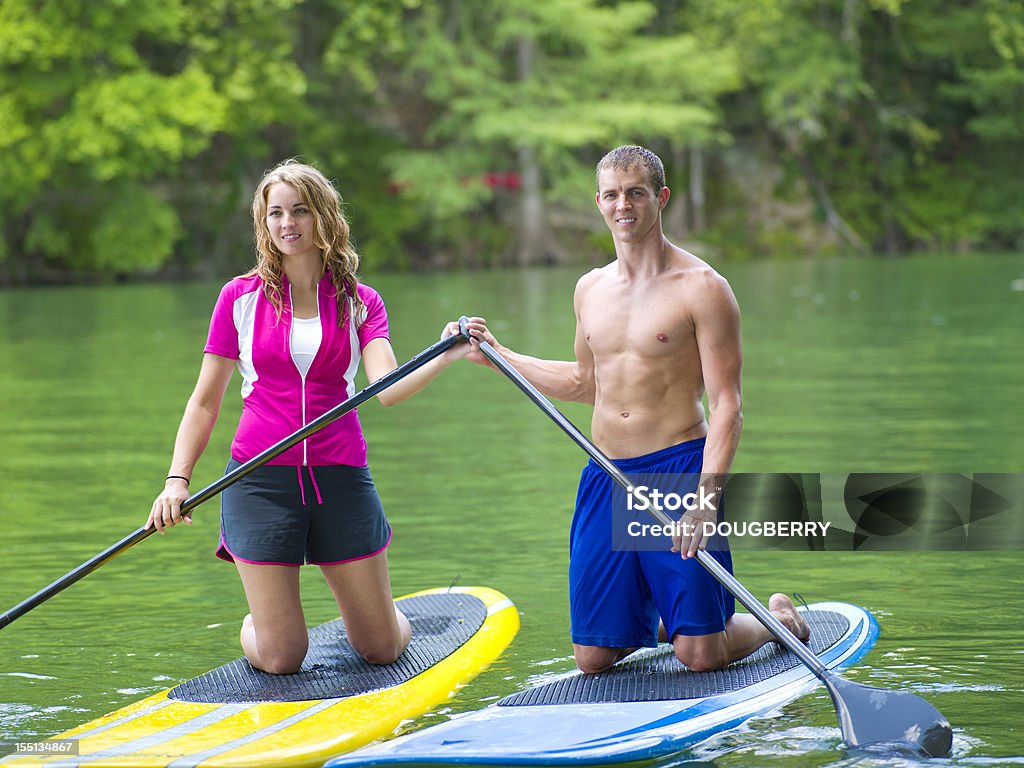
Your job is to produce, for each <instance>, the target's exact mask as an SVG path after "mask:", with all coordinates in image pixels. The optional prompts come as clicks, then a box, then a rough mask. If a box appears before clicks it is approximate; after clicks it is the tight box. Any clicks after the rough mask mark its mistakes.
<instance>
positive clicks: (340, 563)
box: [309, 528, 394, 565]
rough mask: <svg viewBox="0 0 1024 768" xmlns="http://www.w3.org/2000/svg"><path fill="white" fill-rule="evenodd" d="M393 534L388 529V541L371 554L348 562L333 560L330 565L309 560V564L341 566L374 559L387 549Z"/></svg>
mask: <svg viewBox="0 0 1024 768" xmlns="http://www.w3.org/2000/svg"><path fill="white" fill-rule="evenodd" d="M393 533H394V530H393V529H391V528H389V529H388V540H387V541H385V542H384V546H383V547H381V548H380V549H378V550H377V551H376V552H371V553H370V554H368V555H360V556H359V557H350V558H349V559H348V560H335V561H334V562H332V563H316V562H313V561H312V560H310V561H309V564H310V565H343V564H345V563H354V562H355V561H356V560H365V559H366V558H368V557H376V556H377V555H379V554H380V553H381V552H383V551H384V550H385V549H387V548H388V545H389V544H390V543H391V535H392V534H393Z"/></svg>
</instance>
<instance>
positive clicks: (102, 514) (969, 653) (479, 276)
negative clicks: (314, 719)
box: [0, 255, 1024, 766]
mask: <svg viewBox="0 0 1024 768" xmlns="http://www.w3.org/2000/svg"><path fill="white" fill-rule="evenodd" d="M718 268H719V269H720V271H722V273H723V274H725V276H726V277H727V278H728V279H729V280H730V282H731V284H732V286H733V288H734V290H735V292H736V294H737V297H738V300H739V303H740V306H741V309H742V311H743V318H744V327H743V336H744V357H745V361H744V415H745V423H744V435H743V439H742V442H741V445H740V450H739V454H738V456H737V460H736V464H735V467H734V468H735V470H736V471H740V472H808V473H846V472H928V473H934V472H950V473H957V472H964V473H971V472H1003V473H1019V472H1021V470H1022V467H1024V408H1022V407H1021V405H1020V400H1021V394H1022V392H1024V356H1022V354H1021V349H1022V346H1024V345H1022V342H1024V291H1021V290H1020V287H1021V280H1022V279H1024V257H1022V256H1020V255H1016V256H994V257H978V256H972V257H948V258H947V257H942V258H913V259H904V260H893V261H890V260H850V261H827V262H802V261H794V262H783V263H748V264H731V263H724V264H720V265H718ZM578 275H579V270H565V269H557V270H527V271H505V272H483V273H460V274H430V275H374V274H373V273H372V272H368V273H367V275H366V276H365V277H364V279H365V280H366V281H367V282H369V283H370V284H372V285H373V286H374V287H375V288H377V289H378V290H379V291H380V292H381V294H382V295H383V296H384V299H385V301H386V302H387V305H388V309H389V314H390V317H391V328H392V339H393V343H394V346H395V349H396V352H397V354H398V356H399V359H407V358H408V357H410V356H412V355H413V354H415V353H417V352H419V351H420V350H421V349H423V348H424V347H426V346H428V345H430V344H431V343H433V341H435V340H436V338H437V336H438V334H439V333H440V331H441V328H442V326H443V324H444V322H445V321H446V320H448V319H453V318H455V317H457V316H458V315H460V314H463V313H465V314H483V315H485V316H486V317H487V318H488V319H489V321H490V323H491V326H492V328H493V330H494V331H495V333H496V335H497V336H498V338H499V339H501V340H502V341H503V342H504V343H506V344H508V345H510V346H512V347H514V348H517V349H519V350H521V351H523V352H527V353H530V354H534V355H538V356H543V357H552V358H561V359H567V358H568V357H569V356H570V355H571V350H572V332H573V325H574V318H573V312H572V304H571V293H572V288H573V285H574V283H575V280H576V278H577V277H578ZM219 287H220V283H219V282H218V283H189V284H174V285H154V286H149V285H143V286H111V287H86V288H55V289H34V290H20V291H14V292H6V293H0V361H2V363H0V404H2V410H0V609H6V608H8V607H10V606H12V605H14V604H15V603H17V602H18V601H20V600H21V599H23V598H25V597H27V596H28V595H30V594H32V593H33V592H35V591H36V590H38V589H40V588H42V587H43V586H45V585H46V584H48V583H49V582H51V581H53V580H54V579H56V578H58V577H60V576H61V575H63V574H64V573H66V572H67V571H69V570H70V569H71V568H73V567H74V566H76V565H78V564H79V563H81V562H83V561H84V560H86V559H88V558H89V557H91V556H93V555H94V554H96V553H97V552H99V551H100V550H102V549H104V548H105V547H107V546H109V545H110V544H112V543H113V542H115V541H117V540H119V539H120V538H122V537H123V536H124V535H126V534H128V533H130V532H131V531H132V530H134V529H135V528H136V527H137V526H138V525H140V524H141V523H142V522H143V521H144V519H145V516H146V513H147V511H148V508H149V505H150V503H151V501H152V497H153V496H154V495H155V494H156V492H157V491H158V490H159V488H160V486H161V485H162V478H163V477H164V474H165V473H166V468H167V463H168V460H169V455H170V450H171V444H172V441H173V436H174V432H175V429H176V427H177V423H178V420H179V419H180V416H181V411H182V408H183V407H184V403H185V400H186V398H187V397H188V395H189V393H190V391H191V388H192V386H193V384H194V381H195V375H196V373H197V371H198V365H199V361H200V358H201V350H202V346H203V343H204V341H205V336H206V326H207V322H208V319H209V313H210V309H211V308H212V305H213V301H214V299H215V298H216V295H217V292H218V290H219ZM1015 288H1016V290H1015ZM238 402H239V396H238V379H237V377H236V379H235V380H234V381H233V383H232V385H231V387H230V390H229V395H228V397H227V399H226V401H225V405H224V410H223V413H222V417H221V421H220V423H219V424H218V426H217V429H216V430H215V432H214V435H213V438H212V440H211V444H210V447H209V448H208V450H207V453H206V456H205V458H204V459H203V461H202V462H201V463H200V465H199V467H198V468H197V471H196V475H195V479H194V481H193V486H192V487H193V488H194V489H198V488H200V487H202V486H203V485H205V484H206V483H208V482H211V481H213V480H214V479H216V478H217V477H218V476H219V475H220V472H221V470H222V468H223V466H224V463H225V460H226V456H227V449H228V444H229V442H230V439H231V435H232V433H233V430H234V425H235V423H236V419H237V413H238V407H239V406H238ZM563 410H564V412H565V413H566V414H567V415H568V416H569V417H570V418H571V419H573V420H574V421H576V422H577V423H578V424H580V425H581V426H584V427H585V426H586V425H587V423H588V409H587V408H584V407H582V406H577V405H566V406H565V407H564V409H563ZM360 416H361V418H362V420H363V424H364V427H365V430H366V433H367V439H368V442H369V445H370V466H371V469H372V470H373V473H374V476H375V478H376V480H377V483H378V486H379V489H380V492H381V496H382V498H383V500H384V504H385V508H386V509H387V510H388V515H389V518H390V520H391V522H392V524H393V526H394V530H395V537H394V541H393V543H392V546H391V550H390V558H391V569H392V581H393V585H394V590H395V593H396V594H406V593H409V592H412V591H416V590H419V589H423V588H427V587H432V586H440V585H447V584H450V583H452V582H453V581H455V580H457V579H458V580H460V581H461V583H463V584H485V585H488V586H493V587H495V588H497V589H500V590H501V591H503V592H505V593H506V594H508V595H509V596H510V597H511V598H512V599H513V600H514V601H515V603H516V605H517V606H518V607H519V610H520V612H521V616H522V629H521V631H520V634H519V636H518V637H517V638H516V640H515V641H514V643H513V645H512V647H511V648H510V649H509V650H508V651H507V652H506V653H505V655H503V656H502V658H501V659H500V660H499V661H498V662H497V663H496V664H495V665H494V666H493V667H492V668H491V669H490V670H488V671H487V672H486V673H484V674H483V675H481V676H480V677H479V678H477V680H476V681H474V682H473V683H472V684H471V685H470V686H469V687H467V688H465V689H463V690H462V691H461V692H460V693H459V694H458V695H457V696H456V697H455V698H454V699H452V700H451V702H450V705H449V706H447V707H445V708H443V709H441V710H439V711H437V712H435V713H432V714H431V715H428V716H426V717H424V718H422V719H421V720H420V721H418V724H417V725H422V724H427V723H430V722H435V721H437V720H440V719H444V718H446V717H448V716H449V715H450V714H451V713H453V712H461V711H465V710H469V709H475V708H478V707H480V706H483V705H484V704H486V703H489V702H491V701H493V700H495V699H496V698H498V697H500V696H503V695H505V694H507V693H510V692H512V691H515V690H518V689H521V688H523V687H524V686H526V685H528V684H530V683H532V682H534V681H536V680H538V679H543V678H546V677H548V676H550V675H552V674H556V673H559V672H563V671H566V670H568V669H571V668H572V660H571V646H570V644H569V640H568V620H567V599H566V569H567V562H568V553H567V530H568V523H569V519H570V515H571V510H572V504H573V499H574V495H575V483H576V479H577V476H578V472H579V469H580V467H581V466H582V465H583V463H584V461H585V456H584V455H583V454H582V452H581V451H580V450H579V449H578V448H577V447H576V446H575V445H573V444H572V443H571V442H570V441H569V440H568V439H567V438H565V437H564V436H563V435H562V433H561V432H560V431H559V430H557V428H555V427H554V425H552V424H551V423H550V422H549V421H548V420H547V419H546V418H545V417H544V416H543V415H542V414H541V413H540V412H539V411H538V410H537V409H536V407H535V406H533V405H532V404H531V403H529V402H528V401H527V400H526V399H525V398H524V397H523V396H522V395H521V394H520V393H519V392H518V390H516V389H515V388H514V387H512V385H511V384H510V383H509V382H507V381H506V380H504V379H503V378H502V377H500V376H499V375H497V374H495V373H494V372H491V371H488V370H485V369H483V368H480V367H478V366H473V365H471V364H468V363H462V364H459V365H456V366H454V367H453V368H451V369H450V370H449V371H447V372H446V373H445V374H443V375H442V377H441V378H439V379H438V380H437V381H436V382H434V384H432V385H431V387H430V388H429V389H427V390H426V391H424V392H423V393H421V394H420V395H418V396H417V397H416V398H414V399H413V400H412V401H410V402H408V403H404V404H402V405H400V406H398V407H396V408H392V409H385V408H382V407H380V406H379V404H377V403H371V404H368V405H366V406H364V407H363V408H362V409H361V410H360ZM194 519H195V525H193V526H192V527H191V528H180V529H177V530H175V531H174V532H173V533H172V534H171V535H169V536H166V537H153V538H151V539H149V540H147V541H145V542H143V543H142V544H140V545H138V546H137V547H135V548H134V549H132V550H130V551H129V552H127V553H125V554H123V555H122V556H120V557H119V558H117V559H116V560H114V561H112V562H111V563H108V564H107V565H106V566H104V567H103V568H102V569H101V570H99V571H98V572H96V573H94V574H93V575H91V576H89V577H88V578H86V579H85V580H83V581H82V582H80V583H79V584H77V585H75V586H73V587H71V588H70V589H69V590H68V591H66V592H64V593H63V594H61V595H59V596H58V597H56V598H54V599H52V600H50V601H49V602H47V603H46V604H44V605H42V606H41V607H39V608H37V609H35V610H34V611H32V612H30V613H29V614H28V615H26V616H24V617H23V618H21V619H19V620H18V621H17V622H16V623H15V624H12V625H11V626H10V627H8V628H6V629H4V630H2V631H0V742H4V741H22V740H28V739H36V738H42V737H46V736H49V735H52V734H54V733H56V732H58V731H61V730H64V729H65V728H68V727H70V726H73V725H77V724H79V723H81V722H84V721H86V720H89V719H92V718H94V717H96V716H98V715H101V714H104V713H106V712H108V711H110V710H113V709H115V708H117V707H120V706H123V705H125V704H128V703H130V702H132V701H135V700H137V699H139V698H142V697H143V696H145V695H148V694H150V693H153V692H156V691H159V690H162V689H164V688H167V687H169V686H171V685H174V684H176V683H177V682H179V681H182V680H185V679H188V678H190V677H194V676H196V675H197V674H200V673H202V672H205V671H207V670H208V669H211V668H213V667H215V666H218V665H220V664H222V663H224V662H226V661H229V660H231V659H233V658H235V657H237V656H238V655H240V649H239V647H238V639H237V638H238V624H239V622H240V620H241V617H242V616H243V615H244V613H245V612H246V609H245V600H244V597H243V594H242V590H241V587H240V585H239V583H238V580H237V577H236V575H235V573H234V570H233V568H231V566H229V565H227V564H224V563H222V562H220V561H218V560H216V559H215V558H214V557H213V549H214V547H215V544H216V539H217V505H216V502H213V503H210V504H208V505H206V506H205V507H202V508H200V509H199V510H197V511H196V513H195V516H194ZM736 559H737V570H736V573H737V576H738V577H739V578H740V580H741V581H742V582H743V583H744V584H745V585H746V586H747V587H748V588H749V589H750V590H751V591H753V592H754V593H755V594H756V595H758V596H759V597H760V598H761V599H762V600H766V599H767V597H768V595H769V594H770V593H771V592H773V591H778V590H783V591H794V590H796V591H799V592H800V593H801V594H803V595H804V596H805V597H806V598H807V599H808V600H809V601H811V602H813V601H816V600H831V599H834V600H845V601H849V602H854V603H858V604H860V605H863V606H865V607H866V608H868V609H869V610H871V611H872V612H873V613H874V614H875V616H876V618H877V619H878V621H879V623H880V625H881V630H882V634H881V637H880V639H879V642H878V644H877V646H876V647H875V649H874V650H873V651H872V652H871V653H870V654H869V655H868V657H867V658H866V659H865V660H864V662H863V663H861V664H859V665H858V666H857V667H856V668H855V669H853V670H851V672H850V675H849V676H850V677H852V678H853V679H855V680H857V681H859V682H865V683H868V684H871V685H878V686H880V687H893V688H896V687H903V688H906V689H909V690H912V691H914V692H917V693H919V694H921V695H923V696H925V697H927V698H928V699H929V700H930V701H932V702H933V703H934V704H935V705H936V706H937V707H938V708H939V709H940V710H941V711H942V712H943V713H944V714H945V715H946V716H947V717H948V718H949V719H950V720H951V722H952V723H953V724H954V726H955V728H956V740H955V745H954V757H953V759H952V761H951V764H954V765H1004V764H1008V763H1024V757H1022V756H1024V730H1022V728H1021V725H1020V723H1021V716H1020V712H1021V711H1024V673H1022V671H1021V668H1022V665H1024V629H1022V618H1024V612H1022V604H1024V601H1022V597H1021V595H1022V592H1024V555H1022V553H1021V551H1019V547H1018V548H1017V549H1016V550H1010V551H999V552H970V553H968V552H928V551H914V552H854V553H840V552H815V553H803V552H777V551H751V552H740V553H737V558H736ZM302 578H303V589H304V598H305V606H306V616H307V621H308V622H309V623H310V624H315V623H321V622H323V621H327V620H330V619H332V618H334V606H333V602H332V600H331V598H330V595H329V593H328V591H327V589H326V587H325V586H324V585H323V584H322V583H321V581H320V579H319V573H318V572H317V571H316V570H315V569H304V572H303V577H302ZM674 762H676V763H679V764H698V763H699V764H703V765H710V764H713V765H720V766H757V765H764V764H766V763H772V764H783V765H794V766H795V765H800V766H805V765H814V766H817V765H858V766H865V765H873V764H878V765H881V764H883V763H881V762H875V761H873V760H872V759H867V758H863V757H861V756H855V755H849V754H847V753H845V752H844V750H843V749H842V745H841V741H840V737H839V731H838V728H837V726H836V721H835V715H834V712H833V709H832V706H831V703H830V702H829V699H828V697H827V695H826V694H825V693H824V692H822V691H818V692H816V693H814V694H811V695H808V696H806V697H804V698H802V699H800V700H798V701H796V702H794V703H793V704H791V705H789V706H787V707H785V708H784V709H783V710H782V711H781V712H779V713H778V714H777V715H776V716H773V717H770V718H762V719H758V720H754V721H752V722H750V723H749V724H748V725H746V726H744V727H743V728H741V729H738V730H736V731H732V732H729V733H728V734H725V735H722V736H720V737H717V738H714V739H712V740H710V741H708V742H705V743H704V744H702V745H701V746H700V747H698V748H697V749H695V750H694V751H693V752H690V753H685V754H681V755H679V756H678V757H677V758H675V760H674ZM885 764H887V765H888V764H892V763H888V762H887V763H885ZM944 764H945V763H944Z"/></svg>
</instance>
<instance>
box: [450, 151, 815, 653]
mask: <svg viewBox="0 0 1024 768" xmlns="http://www.w3.org/2000/svg"><path fill="white" fill-rule="evenodd" d="M596 199H597V207H598V209H599V210H600V212H601V215H602V216H603V217H604V220H605V224H607V226H608V229H609V230H611V233H612V239H613V241H614V243H615V256H616V258H615V261H613V262H612V263H610V264H608V265H607V266H605V267H602V268H600V269H595V270H593V271H592V272H590V273H588V274H586V275H584V276H583V277H581V278H580V280H579V282H578V283H577V284H576V291H575V295H574V297H573V306H574V308H575V312H576V338H575V355H576V360H575V361H572V362H564V361H554V360H541V359H538V358H534V357H528V356H526V355H521V354H518V353H516V352H514V351H512V350H510V349H508V348H507V347H503V346H501V345H500V344H499V343H498V342H497V340H496V339H495V338H494V336H493V335H492V334H491V333H490V332H489V331H488V330H487V328H486V325H485V324H484V323H482V322H481V321H480V320H479V319H477V318H474V320H473V321H472V322H471V323H470V330H471V331H473V332H474V333H475V334H477V335H479V336H480V337H482V338H484V339H486V340H487V341H489V342H490V343H491V345H492V346H493V347H494V348H495V349H496V350H497V351H498V352H500V353H501V355H502V356H503V357H505V359H506V360H508V361H509V362H510V363H511V364H512V365H513V366H514V367H515V368H516V369H517V370H518V371H519V372H520V373H522V374H523V376H525V377H526V378H527V379H529V380H530V381H531V382H532V383H533V384H534V386H536V387H537V388H538V389H539V390H540V391H541V392H543V393H544V394H545V395H547V396H548V397H552V398H556V399H558V400H568V401H577V402H583V403H590V404H591V405H593V406H594V415H593V421H592V425H591V434H592V438H593V440H594V442H595V443H596V444H597V445H598V447H600V448H601V450H602V451H604V453H605V454H606V455H607V456H608V457H609V458H611V459H612V460H614V461H615V463H616V464H617V465H618V466H619V467H620V468H621V469H623V471H625V472H626V473H627V474H629V473H632V472H657V473H666V474H668V473H672V474H683V473H692V474H694V475H697V474H698V473H699V476H700V485H701V486H703V487H704V490H705V493H706V494H711V493H717V492H718V491H720V489H721V487H722V485H723V484H724V480H725V477H726V474H727V473H728V472H729V469H730V466H731V465H732V461H733V457H734V455H735V453H736V447H737V445H738V443H739V439H740V431H741V428H742V423H743V418H742V413H741V409H740V404H741V396H740V368H741V354H740V313H739V308H738V306H737V304H736V299H735V297H734V296H733V293H732V290H731V289H730V287H729V284H728V283H727V282H726V281H725V279H724V278H722V276H721V275H719V274H718V273H716V272H715V271H714V270H713V269H712V268H711V267H709V266H708V265H707V264H706V263H705V262H703V261H701V260H700V259H698V258H697V257H696V256H694V255H692V254H690V253H687V252H686V251H684V250H683V249H681V248H679V247H677V246H675V245H673V244H672V243H671V242H669V241H668V239H667V238H666V237H665V235H664V233H663V231H662V219H661V212H662V210H663V209H664V208H665V205H666V203H668V199H669V189H668V187H666V186H665V172H664V168H663V166H662V163H661V160H660V159H658V157H657V156H656V155H655V154H653V153H652V152H650V151H648V150H646V149H643V148H642V147H636V146H624V147H619V148H618V149H615V150H613V151H612V152H610V153H608V154H607V155H606V156H605V157H604V158H603V159H602V160H601V161H600V162H599V163H598V165H597V196H596ZM468 359H470V360H473V361H474V362H477V363H481V364H485V365H486V364H488V363H487V360H486V358H485V357H484V356H483V354H482V353H481V352H480V351H479V350H475V351H473V352H471V353H470V354H469V356H468ZM705 392H706V393H707V398H708V406H709V409H710V426H709V421H708V418H706V416H705V413H704V407H703V404H702V402H701V400H702V397H703V396H704V394H705ZM614 487H615V486H614V482H613V481H612V480H611V479H610V478H609V477H608V476H607V475H606V474H605V473H604V472H603V471H602V470H601V469H600V468H599V467H598V466H597V465H596V464H595V463H594V462H591V463H590V464H589V465H588V466H587V467H585V468H584V470H583V476H582V478H581V480H580V487H579V493H578V496H577V503H576V513H575V515H574V517H573V523H572V532H571V536H570V564H569V590H570V594H569V598H570V613H571V621H572V640H573V648H574V651H575V656H576V664H577V665H578V666H579V668H580V669H581V670H583V671H584V672H587V673H596V672H601V671H604V670H606V669H607V668H608V667H610V666H611V665H612V664H614V663H615V662H616V661H618V660H619V659H622V658H624V657H625V656H627V655H629V654H630V653H632V652H633V651H635V650H637V648H639V647H642V646H653V645H656V644H657V639H658V632H659V617H660V619H661V624H662V627H661V632H662V633H663V639H665V638H671V642H672V644H673V646H674V647H675V654H676V657H677V658H678V659H679V660H680V661H681V662H683V663H684V664H686V666H687V667H689V668H690V669H692V670H695V671H704V670H713V669H719V668H721V667H724V666H726V665H727V664H729V663H730V662H732V661H735V660H736V659H741V658H743V657H744V656H746V655H748V654H750V653H752V652H753V651H755V650H757V649H758V648H760V647H761V646H762V645H764V644H765V643H767V642H769V641H771V640H772V639H773V636H772V635H771V633H769V632H768V630H767V629H765V628H764V626H762V624H761V623H760V622H759V621H758V620H757V619H756V618H754V617H753V616H751V615H749V614H737V613H735V607H734V601H733V598H732V596H731V595H730V594H729V593H728V592H726V590H725V589H724V588H723V587H722V586H721V585H720V584H719V583H718V582H717V581H716V580H715V579H714V578H713V577H712V576H711V575H710V574H709V573H708V572H706V571H705V569H704V568H703V567H702V566H701V565H700V564H699V563H698V562H697V561H696V559H694V555H695V553H696V551H697V548H698V547H699V548H701V549H704V548H705V547H707V543H708V542H707V540H706V539H704V538H703V536H702V532H701V529H702V526H701V525H700V523H701V522H703V521H704V520H713V519H714V518H715V512H714V511H713V510H707V511H702V510H693V511H688V512H687V513H686V515H685V516H684V517H683V518H682V522H690V523H693V524H694V525H693V526H692V529H693V533H692V535H681V536H676V537H675V538H674V539H673V547H672V550H671V551H669V549H668V546H667V544H666V547H665V549H664V550H663V551H656V552H623V551H614V549H613V547H612V544H611V540H612V513H611V507H612V503H611V499H612V493H613V489H614ZM686 530H689V527H687V529H686ZM683 533H685V530H684V531H683ZM716 549H719V550H720V551H714V552H712V553H711V554H712V556H713V557H715V559H717V560H718V561H719V562H720V563H721V564H722V565H723V566H724V567H725V568H727V569H728V570H729V571H730V572H731V570H732V559H731V555H730V553H729V551H728V549H727V548H724V547H722V548H718V547H716ZM674 553H678V554H674ZM768 607H769V610H771V611H772V613H773V614H774V615H775V616H776V617H777V618H778V619H779V620H780V621H782V623H783V624H785V625H786V626H787V627H788V628H789V629H790V630H791V631H792V632H793V633H794V634H795V635H797V637H800V638H801V639H805V640H806V638H807V637H808V636H809V634H810V629H809V627H808V625H807V623H806V622H805V621H804V620H803V618H801V617H800V614H799V613H798V612H797V611H796V609H795V608H794V607H793V603H792V601H791V600H790V599H789V598H788V597H786V596H785V595H784V594H775V595H773V596H772V597H771V599H770V601H769V603H768Z"/></svg>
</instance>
